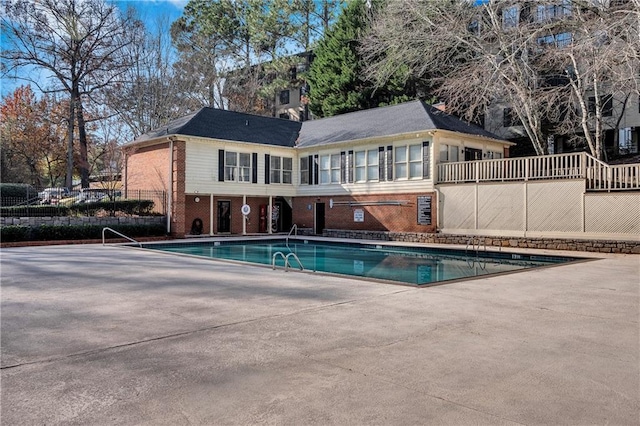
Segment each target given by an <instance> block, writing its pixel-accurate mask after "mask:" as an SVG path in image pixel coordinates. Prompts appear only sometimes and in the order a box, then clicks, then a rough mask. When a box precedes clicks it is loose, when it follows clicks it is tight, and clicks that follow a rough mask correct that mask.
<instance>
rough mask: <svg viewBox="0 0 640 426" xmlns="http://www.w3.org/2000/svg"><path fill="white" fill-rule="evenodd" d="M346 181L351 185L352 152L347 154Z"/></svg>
mask: <svg viewBox="0 0 640 426" xmlns="http://www.w3.org/2000/svg"><path fill="white" fill-rule="evenodd" d="M347 181H348V182H350V183H353V151H349V153H348V154H347Z"/></svg>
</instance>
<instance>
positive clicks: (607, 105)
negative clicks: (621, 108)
mask: <svg viewBox="0 0 640 426" xmlns="http://www.w3.org/2000/svg"><path fill="white" fill-rule="evenodd" d="M599 103H600V111H601V112H602V116H603V117H611V116H612V115H613V96H612V95H604V96H600V102H599ZM589 112H590V113H592V114H595V113H596V98H595V96H591V97H589Z"/></svg>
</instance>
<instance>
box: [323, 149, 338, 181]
mask: <svg viewBox="0 0 640 426" xmlns="http://www.w3.org/2000/svg"><path fill="white" fill-rule="evenodd" d="M320 183H321V184H329V183H340V154H331V155H321V156H320Z"/></svg>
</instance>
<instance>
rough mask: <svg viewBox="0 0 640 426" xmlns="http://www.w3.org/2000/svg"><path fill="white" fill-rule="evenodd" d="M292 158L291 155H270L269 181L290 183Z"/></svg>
mask: <svg viewBox="0 0 640 426" xmlns="http://www.w3.org/2000/svg"><path fill="white" fill-rule="evenodd" d="M292 174H293V159H292V158H291V157H277V156H275V155H272V156H271V157H270V159H269V180H270V183H286V184H291V183H292Z"/></svg>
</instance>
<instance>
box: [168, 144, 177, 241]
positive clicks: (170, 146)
mask: <svg viewBox="0 0 640 426" xmlns="http://www.w3.org/2000/svg"><path fill="white" fill-rule="evenodd" d="M175 140H176V137H175V136H169V185H168V186H169V188H168V191H167V234H171V211H172V209H173V204H172V203H173V142H174V141H175Z"/></svg>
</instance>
